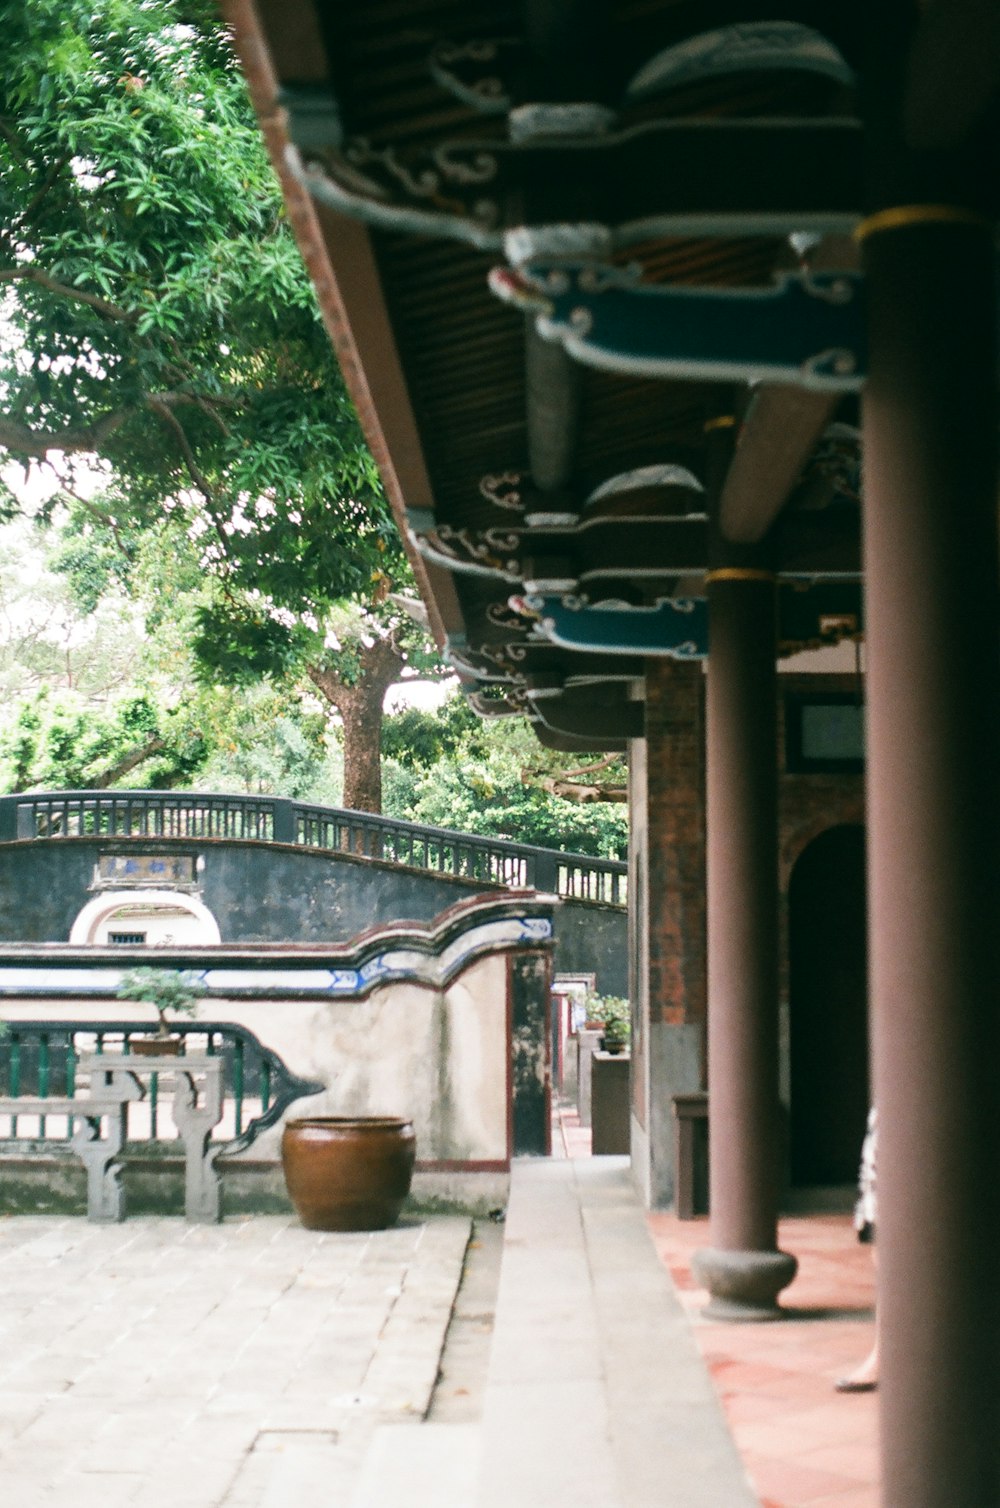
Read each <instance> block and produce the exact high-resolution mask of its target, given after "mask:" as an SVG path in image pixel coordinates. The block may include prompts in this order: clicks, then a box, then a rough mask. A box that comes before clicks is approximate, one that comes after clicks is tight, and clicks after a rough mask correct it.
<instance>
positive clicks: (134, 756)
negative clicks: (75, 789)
mask: <svg viewBox="0 0 1000 1508" xmlns="http://www.w3.org/2000/svg"><path fill="white" fill-rule="evenodd" d="M165 748H166V743H165V742H164V740H163V739H162V738H161V736H160V734H159V733H151V734H150V735H149V737H148V738H147V740H146V742H145V743H144V744H140V745H139V747H138V748H137V749H130V750H129V752H128V753H127V754H123V755H122V757H121V758H120V759H117V760H116V761H115V762H114V764H109V765H105V767H104V769H103V770H98V771H97V772H96V774H94V775H91V776H90V783H91V785H92V786H93V788H94V789H95V790H97V791H102V790H104V789H105V787H106V786H109V785H113V784H114V782H115V781H116V780H121V778H122V776H123V775H127V774H128V772H129V770H134V769H135V767H136V765H140V764H144V763H145V761H146V760H147V759H152V757H153V755H154V754H162V753H163V750H164V749H165Z"/></svg>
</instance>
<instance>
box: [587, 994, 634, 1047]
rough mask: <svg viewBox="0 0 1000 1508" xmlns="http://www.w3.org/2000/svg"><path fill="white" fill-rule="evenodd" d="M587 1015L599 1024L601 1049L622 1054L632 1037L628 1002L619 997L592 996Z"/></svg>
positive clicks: (588, 1003) (588, 1002)
mask: <svg viewBox="0 0 1000 1508" xmlns="http://www.w3.org/2000/svg"><path fill="white" fill-rule="evenodd" d="M587 1014H588V1015H589V1016H593V1017H594V1018H595V1019H596V1020H598V1021H599V1022H600V1024H601V1047H602V1049H603V1051H604V1052H610V1053H620V1052H624V1051H625V1049H626V1048H627V1047H628V1045H629V1041H630V1038H631V1035H632V1017H631V1011H630V1008H629V1003H628V1001H627V1000H626V999H625V998H624V997H623V996H621V995H592V996H591V997H590V999H589V1000H588V1001H587Z"/></svg>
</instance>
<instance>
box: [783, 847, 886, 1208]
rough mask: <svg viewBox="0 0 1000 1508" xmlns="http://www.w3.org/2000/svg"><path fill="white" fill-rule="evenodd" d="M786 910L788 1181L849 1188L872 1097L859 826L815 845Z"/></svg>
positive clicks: (801, 863) (803, 859) (797, 873)
mask: <svg viewBox="0 0 1000 1508" xmlns="http://www.w3.org/2000/svg"><path fill="white" fill-rule="evenodd" d="M788 913H789V917H788V921H789V1002H790V1009H789V1026H790V1069H791V1126H790V1133H791V1148H790V1161H791V1180H792V1185H793V1187H797V1188H803V1187H814V1186H828V1187H829V1186H834V1185H842V1184H851V1183H854V1182H855V1181H856V1178H857V1171H858V1156H859V1152H860V1148H861V1142H862V1139H863V1136H864V1130H865V1120H866V1117H867V1113H868V1095H869V1083H868V987H867V963H866V884H865V832H864V828H863V827H861V826H860V825H850V826H843V827H833V828H829V829H828V830H827V831H826V832H824V833H821V834H820V836H819V837H818V838H816V839H814V840H813V842H812V843H810V844H809V846H808V848H806V849H805V850H804V851H803V853H802V854H801V855H800V856H799V859H798V861H797V862H796V865H795V868H794V869H793V870H792V877H791V883H790V885H789V893H788Z"/></svg>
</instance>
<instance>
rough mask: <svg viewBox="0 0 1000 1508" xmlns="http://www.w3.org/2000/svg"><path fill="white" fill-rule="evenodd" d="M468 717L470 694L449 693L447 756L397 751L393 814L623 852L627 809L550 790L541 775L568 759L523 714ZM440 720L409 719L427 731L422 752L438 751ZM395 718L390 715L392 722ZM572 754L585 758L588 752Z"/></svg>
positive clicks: (388, 791)
mask: <svg viewBox="0 0 1000 1508" xmlns="http://www.w3.org/2000/svg"><path fill="white" fill-rule="evenodd" d="M456 704H457V705H456ZM468 715H469V714H468V708H467V707H466V705H465V703H464V701H463V699H461V698H460V697H458V696H455V697H452V698H449V700H448V701H446V702H445V703H444V704H443V706H442V709H441V711H440V713H439V714H438V718H439V721H440V724H441V729H442V732H441V735H440V737H441V738H442V740H443V741H445V747H444V748H443V752H442V755H441V756H440V757H439V758H437V759H435V760H434V761H433V762H427V761H426V760H425V759H423V758H421V757H420V756H419V755H418V757H415V758H406V759H404V758H401V757H399V755H398V754H397V756H396V757H395V758H394V759H390V760H389V761H387V767H386V771H385V792H384V794H385V810H386V812H387V813H388V814H389V815H391V816H395V817H405V818H408V819H409V820H411V821H414V822H427V823H430V824H431V825H433V826H436V827H451V828H457V829H458V830H460V831H463V832H474V833H482V834H483V835H484V836H492V837H503V838H510V839H511V840H513V841H514V842H517V843H535V844H538V845H540V846H541V847H545V848H561V849H563V850H565V851H567V852H572V853H585V854H592V855H594V856H595V857H599V858H623V857H624V855H625V851H626V845H627V835H628V822H627V817H626V814H625V809H624V807H621V806H610V805H605V804H603V803H597V802H595V803H592V804H587V805H578V804H577V803H576V802H572V801H565V800H563V799H562V798H561V797H559V796H553V795H550V794H549V792H548V791H546V790H545V789H543V788H542V786H541V785H540V784H539V783H538V777H539V774H540V772H541V771H543V770H545V769H557V768H559V767H560V766H559V763H558V761H559V760H560V759H561V758H565V756H555V757H554V758H553V757H552V756H549V755H548V754H547V753H546V751H545V750H543V749H541V748H540V747H539V745H538V743H537V741H536V740H535V738H534V735H533V734H532V733H531V731H530V729H529V728H528V726H527V724H526V723H522V722H521V721H520V720H519V719H518V720H515V719H504V720H502V721H501V720H496V721H491V722H483V721H481V720H480V719H479V718H478V717H476V718H474V721H473V722H472V723H467V722H466V718H467V716H468ZM433 720H434V714H428V713H423V714H421V717H420V719H412V718H411V719H408V721H409V722H410V725H411V727H413V728H414V729H416V728H422V729H424V731H422V732H421V736H420V739H419V741H418V744H417V747H418V749H421V750H425V751H428V750H432V749H433V745H434V738H435V735H434V734H433V732H431V733H428V732H427V731H426V724H427V723H432V722H433ZM393 721H394V719H392V718H387V719H386V724H387V726H390V725H391V724H392V723H393ZM389 737H390V739H391V737H392V734H391V733H390V735H389ZM447 740H451V742H450V743H448V742H447ZM383 747H385V744H384V745H383ZM595 757H596V756H595ZM573 758H574V759H578V760H579V761H580V762H581V763H584V762H586V759H587V756H586V755H574V756H573Z"/></svg>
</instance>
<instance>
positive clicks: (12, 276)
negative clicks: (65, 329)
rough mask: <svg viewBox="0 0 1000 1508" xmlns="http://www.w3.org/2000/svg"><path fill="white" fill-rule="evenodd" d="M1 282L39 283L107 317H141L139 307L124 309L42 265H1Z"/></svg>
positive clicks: (130, 320) (132, 320) (126, 319)
mask: <svg viewBox="0 0 1000 1508" xmlns="http://www.w3.org/2000/svg"><path fill="white" fill-rule="evenodd" d="M0 283H37V284H38V286H39V287H40V288H45V289H47V290H48V291H49V293H55V294H57V295H58V296H59V298H65V299H70V300H71V301H72V302H73V303H77V304H87V305H88V306H89V307H90V308H91V309H96V310H97V312H98V314H103V315H104V317H105V319H114V320H118V321H123V322H124V323H126V324H134V323H135V321H136V320H137V319H138V318H139V311H138V310H137V309H131V310H130V309H123V308H122V307H121V305H120V304H112V303H111V302H110V300H108V299H106V298H102V297H101V295H100V294H99V293H88V292H87V290H86V289H85V288H74V287H73V286H72V284H70V283H60V282H59V280H58V278H54V277H53V276H52V275H51V273H48V272H45V271H44V270H43V268H41V267H34V266H31V265H28V266H24V267H0Z"/></svg>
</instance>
